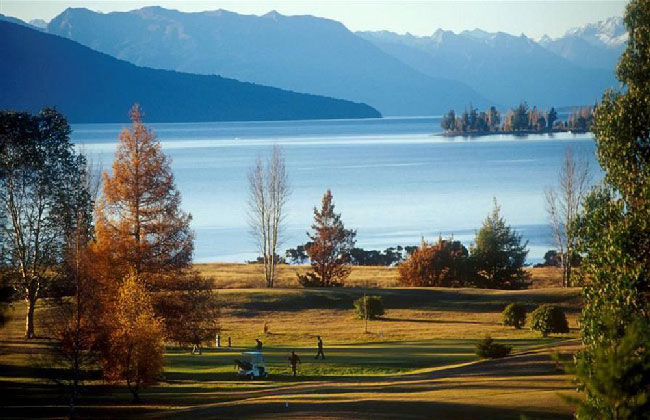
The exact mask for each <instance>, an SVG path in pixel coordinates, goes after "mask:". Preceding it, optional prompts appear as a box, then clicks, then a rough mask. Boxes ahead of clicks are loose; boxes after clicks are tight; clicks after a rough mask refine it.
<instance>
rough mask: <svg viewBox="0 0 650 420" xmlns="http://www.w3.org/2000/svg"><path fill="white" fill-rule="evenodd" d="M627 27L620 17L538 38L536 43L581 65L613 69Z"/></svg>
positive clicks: (625, 36) (623, 46)
mask: <svg viewBox="0 0 650 420" xmlns="http://www.w3.org/2000/svg"><path fill="white" fill-rule="evenodd" d="M627 38H628V34H627V29H626V28H625V24H624V22H623V19H622V18H620V17H611V18H608V19H606V20H603V21H600V22H596V23H592V24H588V25H585V26H582V27H578V28H572V29H569V30H568V31H567V32H566V33H565V34H564V35H563V36H561V37H559V38H556V39H551V38H550V37H548V36H544V37H542V39H541V40H540V41H539V43H540V44H541V45H542V46H544V47H545V48H546V49H548V50H549V51H552V52H554V53H555V54H557V55H559V56H561V57H564V58H566V59H567V60H569V61H571V62H572V63H575V64H580V65H582V66H585V67H590V68H596V69H605V70H613V69H614V68H615V67H616V63H617V61H618V58H619V57H620V55H621V54H622V53H623V51H624V50H625V46H626V43H627Z"/></svg>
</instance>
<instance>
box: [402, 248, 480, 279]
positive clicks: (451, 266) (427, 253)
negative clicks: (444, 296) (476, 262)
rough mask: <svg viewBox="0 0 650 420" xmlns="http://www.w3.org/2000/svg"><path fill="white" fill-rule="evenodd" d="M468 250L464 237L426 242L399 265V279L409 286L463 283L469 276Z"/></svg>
mask: <svg viewBox="0 0 650 420" xmlns="http://www.w3.org/2000/svg"><path fill="white" fill-rule="evenodd" d="M467 256H468V252H467V248H465V247H464V246H463V245H462V244H461V243H460V241H455V240H454V239H453V238H450V239H442V237H439V238H438V242H437V243H435V244H430V243H427V242H426V241H425V240H424V238H423V239H422V244H421V245H420V247H419V248H418V249H416V250H415V252H413V253H412V254H411V255H410V257H409V258H408V259H407V260H406V261H404V262H403V263H402V264H400V265H399V266H398V271H399V278H398V279H399V281H400V282H401V283H402V284H404V285H407V286H416V287H423V286H425V287H431V286H442V287H451V286H462V285H464V284H465V283H466V282H467V277H468V274H469V272H468V258H467Z"/></svg>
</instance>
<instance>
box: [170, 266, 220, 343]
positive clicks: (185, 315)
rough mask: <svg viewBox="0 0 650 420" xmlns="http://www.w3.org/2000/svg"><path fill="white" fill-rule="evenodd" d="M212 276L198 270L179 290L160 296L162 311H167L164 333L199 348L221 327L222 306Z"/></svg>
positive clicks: (172, 338)
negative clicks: (214, 288)
mask: <svg viewBox="0 0 650 420" xmlns="http://www.w3.org/2000/svg"><path fill="white" fill-rule="evenodd" d="M211 282H212V280H211V279H204V278H202V277H200V276H199V275H198V274H197V273H193V275H192V276H191V277H190V276H188V277H187V279H186V282H185V284H184V289H185V290H183V291H181V292H180V293H178V292H167V293H168V297H167V299H162V300H161V303H160V304H161V306H162V308H161V310H160V311H159V312H160V313H163V314H164V315H165V337H166V338H168V339H169V340H171V341H175V342H177V343H179V344H181V345H192V346H196V347H197V348H198V349H199V350H200V348H201V345H202V344H203V343H205V342H206V341H209V340H212V339H213V338H214V337H215V334H217V333H218V332H219V331H220V330H221V326H220V325H219V317H220V307H219V304H218V301H217V297H216V295H215V294H214V293H213V292H212V290H211Z"/></svg>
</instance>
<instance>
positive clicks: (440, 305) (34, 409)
mask: <svg viewBox="0 0 650 420" xmlns="http://www.w3.org/2000/svg"><path fill="white" fill-rule="evenodd" d="M365 292H366V293H369V294H377V295H381V296H382V297H383V299H384V301H385V303H386V307H387V309H388V312H387V314H386V316H385V317H383V318H382V319H380V320H374V321H370V322H369V324H368V333H365V332H364V331H365V323H364V322H363V321H361V320H358V319H356V318H355V317H354V314H353V311H352V309H351V303H352V301H353V300H354V299H356V298H357V297H358V296H360V295H362V294H363V293H364V290H363V289H357V288H349V289H348V288H343V289H331V290H324V289H314V290H301V289H289V290H287V289H277V290H267V289H237V290H225V291H221V292H220V300H221V302H222V317H221V324H222V341H221V342H222V345H223V344H225V343H227V337H231V339H232V342H233V347H232V348H228V347H221V348H214V343H206V346H205V347H204V350H203V354H201V355H192V354H190V351H189V349H187V348H178V347H175V346H174V345H173V343H170V344H169V345H168V347H167V350H166V353H165V371H164V374H163V375H164V376H163V377H162V378H161V380H160V381H159V383H158V384H156V385H154V386H152V387H150V388H147V389H145V390H143V392H142V393H141V398H142V402H141V403H138V404H132V403H131V395H130V393H129V392H128V390H127V389H126V387H125V386H124V384H107V383H104V382H103V381H102V380H101V379H100V376H99V371H98V370H95V371H93V372H90V373H89V375H88V376H86V377H85V378H84V379H85V381H84V384H85V386H84V388H83V392H82V395H81V398H80V401H79V403H80V408H79V414H80V415H81V417H82V418H97V417H99V418H141V417H148V418H161V417H168V418H174V419H176V418H187V419H199V418H223V419H258V418H260V419H263V418H277V419H285V418H301V419H302V418H325V417H322V416H321V415H322V413H331V416H330V417H326V418H328V419H347V418H355V419H395V418H400V419H401V418H414V419H430V418H432V416H436V417H435V418H436V420H445V419H450V420H451V419H454V420H455V419H468V420H469V419H476V418H490V419H504V420H510V419H512V420H518V419H519V416H520V415H521V414H527V415H529V416H530V417H531V418H535V419H549V420H550V419H554V420H555V419H569V418H571V412H572V408H571V407H570V406H568V405H567V404H566V403H563V402H562V400H561V399H560V398H559V397H558V392H567V393H568V392H572V385H571V384H570V382H569V381H568V377H567V376H566V375H565V374H563V373H561V372H558V371H557V368H556V367H555V365H554V363H553V362H552V360H551V358H550V354H551V352H552V351H554V350H553V348H555V347H554V346H559V347H557V348H561V349H563V350H562V351H563V352H564V355H565V357H566V358H567V359H568V358H570V354H571V353H572V352H573V351H575V341H570V340H572V339H574V338H575V337H576V336H577V334H576V330H575V327H576V325H577V324H576V317H577V314H578V311H579V308H580V296H579V290H578V289H539V290H528V291H526V290H524V291H497V290H477V289H440V288H430V289H405V288H393V289H369V290H365ZM512 301H516V302H522V303H524V304H525V305H526V306H527V308H528V309H529V310H532V308H534V307H535V306H537V305H538V304H540V303H553V304H556V305H558V306H560V307H562V308H563V309H564V310H565V312H566V313H567V316H568V318H569V323H570V325H571V327H572V331H571V333H569V334H562V335H557V336H553V337H550V338H541V337H540V335H539V334H538V333H536V332H534V331H530V330H529V329H527V328H524V329H521V330H515V329H513V328H510V327H504V326H503V325H501V323H500V321H501V316H500V312H501V310H502V309H503V308H504V307H505V305H507V303H509V302H512ZM48 310H49V309H48V303H47V301H42V304H41V305H40V306H39V307H38V310H37V333H40V334H42V335H47V332H48V328H49V327H48V322H49V320H50V318H51V317H49V316H48ZM23 316H24V306H23V305H22V303H16V304H15V305H14V310H13V311H10V322H9V324H8V325H7V327H6V328H5V329H3V330H2V331H0V386H2V387H3V388H4V389H6V390H7V392H8V393H9V395H11V397H12V398H11V401H10V403H9V404H8V405H7V406H5V407H4V408H3V416H4V417H5V418H21V419H24V418H56V417H59V418H63V417H65V416H66V414H67V410H68V393H67V390H66V389H65V388H64V387H62V385H61V384H60V382H61V379H62V378H64V377H65V376H66V372H65V371H63V370H61V369H58V368H57V367H56V366H53V365H52V364H51V359H50V358H49V357H48V354H49V353H50V349H51V348H52V345H53V342H52V341H50V340H49V339H47V338H46V337H45V338H39V339H37V340H25V339H23V338H22V329H23V328H24V318H23ZM264 323H267V324H268V325H269V326H270V333H269V334H268V335H264V333H263V326H264ZM316 334H318V335H322V336H323V340H324V342H325V348H324V349H325V356H326V359H325V360H315V359H314V356H315V355H316V341H315V335H316ZM486 334H491V335H492V336H493V337H494V338H495V339H497V340H498V341H499V342H502V343H507V344H509V345H512V346H513V352H514V353H515V354H519V356H514V357H509V358H506V359H502V360H497V361H479V360H478V358H477V356H476V355H475V353H474V347H475V344H476V342H477V341H478V340H479V339H481V338H483V337H484V336H485V335H486ZM256 337H259V338H261V339H262V341H264V355H265V358H266V363H267V368H268V370H269V372H270V375H269V377H268V378H267V379H264V380H252V381H250V380H247V379H244V378H240V377H238V375H237V371H236V369H235V364H234V359H236V358H242V355H241V353H242V352H243V351H250V350H252V346H253V345H254V338H256ZM567 340H569V341H567ZM567 343H573V344H571V345H570V346H567ZM291 350H294V351H296V353H297V354H298V355H299V356H300V357H301V359H302V364H300V365H299V369H298V376H297V377H296V378H293V376H292V375H291V372H290V367H289V364H288V361H287V356H288V354H289V353H290V352H291ZM405 413H408V416H406V415H405ZM353 414H354V415H353ZM350 416H352V417H350Z"/></svg>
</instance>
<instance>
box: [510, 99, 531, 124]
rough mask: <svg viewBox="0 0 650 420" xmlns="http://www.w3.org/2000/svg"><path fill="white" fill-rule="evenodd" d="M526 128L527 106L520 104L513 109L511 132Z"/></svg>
mask: <svg viewBox="0 0 650 420" xmlns="http://www.w3.org/2000/svg"><path fill="white" fill-rule="evenodd" d="M527 128H528V104H527V103H526V102H522V103H520V104H519V106H518V107H517V108H515V109H513V114H512V130H515V131H520V130H526V129H527Z"/></svg>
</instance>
